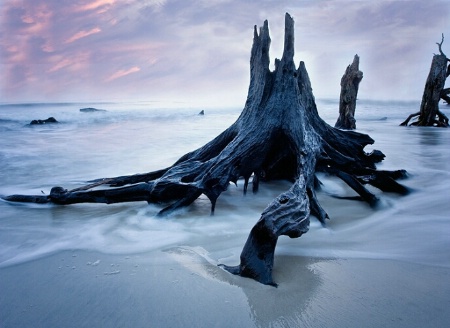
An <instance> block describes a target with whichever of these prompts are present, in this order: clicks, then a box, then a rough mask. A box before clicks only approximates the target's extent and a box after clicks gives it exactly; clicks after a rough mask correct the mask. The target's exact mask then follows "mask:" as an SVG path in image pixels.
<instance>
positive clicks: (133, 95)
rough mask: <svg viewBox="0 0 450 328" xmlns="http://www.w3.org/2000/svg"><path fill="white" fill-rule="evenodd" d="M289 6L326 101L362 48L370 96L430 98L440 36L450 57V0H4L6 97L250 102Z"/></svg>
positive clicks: (1, 37) (275, 53) (0, 66)
mask: <svg viewBox="0 0 450 328" xmlns="http://www.w3.org/2000/svg"><path fill="white" fill-rule="evenodd" d="M286 12H289V13H290V14H291V15H292V16H293V18H294V20H295V33H296V35H295V37H296V41H295V47H296V56H295V61H296V63H297V64H298V62H299V61H300V60H302V61H304V62H305V63H306V67H307V69H308V72H309V75H310V78H311V80H312V85H313V90H314V94H315V96H316V98H335V99H338V98H339V91H340V86H339V83H340V78H341V76H342V74H343V73H344V71H345V68H346V67H347V65H349V64H350V63H351V62H352V60H353V56H354V55H355V54H358V55H359V56H360V58H361V59H360V69H361V70H362V71H363V72H364V79H363V80H362V82H361V85H360V91H359V97H360V98H368V99H383V100H387V99H411V100H417V99H419V100H420V98H421V96H422V92H423V86H424V83H425V79H426V76H427V74H428V71H429V68H430V63H431V59H432V56H433V53H436V52H438V48H437V45H436V42H438V41H441V33H444V35H448V41H447V40H445V41H444V44H443V51H444V52H446V53H447V54H449V56H450V1H448V0H445V1H434V0H420V1H378V0H365V1H364V0H360V1H356V0H354V1H347V0H332V1H325V0H324V1H321V0H312V1H306V0H303V1H299V0H296V1H294V0H292V1H284V0H258V1H257V0H246V1H242V0H139V1H137V0H135V1H133V0H1V3H0V57H1V61H0V74H1V80H0V81H1V84H0V102H27V101H87V102H89V101H120V100H123V101H129V100H156V101H162V102H178V101H180V102H183V103H185V104H188V105H189V104H205V105H210V106H243V105H244V102H245V98H246V95H247V88H248V83H249V57H250V48H251V44H252V39H253V26H254V25H258V26H261V25H262V24H263V22H264V20H265V19H268V21H269V28H270V34H271V38H272V46H271V52H270V54H271V60H272V62H273V60H274V59H275V58H279V57H281V55H282V53H281V52H282V42H283V30H284V27H283V25H284V14H285V13H286Z"/></svg>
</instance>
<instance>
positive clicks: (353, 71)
mask: <svg viewBox="0 0 450 328" xmlns="http://www.w3.org/2000/svg"><path fill="white" fill-rule="evenodd" d="M362 78H363V72H361V71H360V70H359V56H358V55H355V57H354V58H353V62H352V63H351V64H350V65H348V67H347V69H346V70H345V73H344V75H343V76H342V79H341V95H340V98H339V117H338V119H337V121H336V124H335V125H334V127H335V128H339V129H346V130H354V129H356V120H355V109H356V98H357V97H358V88H359V83H360V82H361V80H362Z"/></svg>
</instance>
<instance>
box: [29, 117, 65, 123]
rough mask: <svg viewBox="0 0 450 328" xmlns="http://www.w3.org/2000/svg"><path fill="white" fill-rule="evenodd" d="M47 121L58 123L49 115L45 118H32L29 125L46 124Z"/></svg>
mask: <svg viewBox="0 0 450 328" xmlns="http://www.w3.org/2000/svg"><path fill="white" fill-rule="evenodd" d="M48 123H59V122H58V121H57V120H56V119H55V118H54V117H49V118H48V119H46V120H32V121H31V122H30V125H37V124H48Z"/></svg>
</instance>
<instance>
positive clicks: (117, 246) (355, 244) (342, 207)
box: [0, 101, 450, 267]
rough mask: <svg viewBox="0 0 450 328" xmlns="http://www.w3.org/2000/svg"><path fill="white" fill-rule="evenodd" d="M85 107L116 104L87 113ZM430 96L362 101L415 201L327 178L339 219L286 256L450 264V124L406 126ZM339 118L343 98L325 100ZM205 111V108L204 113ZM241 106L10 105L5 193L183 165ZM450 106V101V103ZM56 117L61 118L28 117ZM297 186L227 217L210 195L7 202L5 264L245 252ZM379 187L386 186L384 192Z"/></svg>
mask: <svg viewBox="0 0 450 328" xmlns="http://www.w3.org/2000/svg"><path fill="white" fill-rule="evenodd" d="M83 107H96V108H100V109H105V110H106V111H105V112H94V113H82V112H80V111H79V109H80V108H83ZM418 107H419V104H418V103H414V102H411V103H407V102H373V101H359V103H358V107H357V113H356V120H357V122H356V124H357V128H358V131H360V132H363V133H368V134H369V135H370V136H371V137H372V138H373V139H374V140H375V144H374V145H373V146H371V147H369V148H367V151H369V150H370V149H371V148H375V149H380V150H382V151H383V152H384V153H385V154H386V156H387V157H386V159H385V161H384V162H383V163H381V164H380V165H379V167H380V168H382V169H406V170H407V171H408V172H409V174H410V178H409V179H407V180H404V181H403V182H404V184H405V185H407V186H408V187H410V188H412V189H414V190H415V191H414V193H412V194H411V195H408V196H406V197H399V196H397V195H393V194H380V197H381V198H382V206H381V208H380V209H377V210H374V209H371V208H369V207H368V206H367V205H366V204H362V203H359V202H355V201H349V200H338V199H336V198H333V197H331V196H330V195H341V196H343V195H352V191H351V190H349V188H348V187H346V186H345V185H344V184H343V183H342V182H341V181H339V180H337V179H333V178H328V177H326V176H321V180H322V182H323V183H324V190H323V191H322V192H320V193H319V198H320V200H321V203H322V205H323V207H324V208H325V209H326V210H327V212H328V213H329V214H330V216H331V218H332V220H331V221H330V222H329V224H328V226H327V227H326V228H323V227H321V226H320V224H318V223H317V222H316V220H315V219H312V220H311V221H312V224H311V229H310V231H309V232H308V233H307V234H305V235H304V236H302V237H301V238H300V239H293V240H291V239H289V238H280V241H279V247H278V249H277V253H278V254H286V255H295V256H318V257H338V258H349V257H358V258H392V259H399V260H405V261H410V262H415V263H421V264H426V265H436V266H446V267H450V255H448V250H449V249H450V236H449V234H448V231H450V215H449V213H450V211H449V210H450V197H449V194H448V193H447V186H448V181H450V149H449V144H450V130H449V129H438V128H405V127H399V126H398V124H399V123H400V122H402V121H403V120H404V119H405V118H406V117H407V116H408V115H409V114H410V113H413V112H415V111H417V109H418ZM318 108H319V113H320V115H321V117H322V118H324V119H325V120H326V121H327V122H328V123H329V124H331V125H334V123H335V120H336V118H337V114H338V103H337V102H336V101H318ZM202 109H204V110H205V115H204V116H199V115H198V113H199V112H200V110H202ZM240 110H241V109H239V108H236V109H208V108H160V107H158V106H157V104H152V103H127V104H118V103H103V104H94V105H92V104H72V103H62V104H15V105H8V104H2V105H0V133H1V138H0V195H8V194H14V193H22V194H41V193H42V192H43V193H49V191H50V189H51V187H53V186H55V185H61V186H64V187H65V188H68V189H71V188H74V187H76V186H79V185H80V184H83V183H84V182H85V181H87V180H90V179H95V178H102V177H112V176H119V175H125V174H134V173H139V172H148V171H152V170H156V169H160V168H163V167H167V166H168V165H170V164H172V163H173V162H175V161H176V160H177V159H178V158H179V157H180V156H182V155H183V154H184V153H186V152H188V151H191V150H194V149H196V148H198V147H200V146H201V145H203V144H205V143H206V142H208V141H209V140H211V139H212V138H214V137H215V136H216V135H217V134H219V133H220V132H222V131H223V130H224V129H225V128H227V127H228V126H229V125H230V124H232V123H233V122H234V121H235V120H236V119H237V117H238V116H239V114H240ZM442 110H443V111H444V112H446V111H447V113H448V109H447V108H446V107H445V106H443V108H442ZM51 116H53V117H55V118H56V119H57V120H58V121H60V122H61V123H60V124H54V125H38V126H30V125H28V124H29V123H30V121H31V120H33V119H46V118H48V117H51ZM288 188H289V183H287V182H276V183H270V184H264V185H262V186H261V190H260V192H259V193H258V194H256V195H253V194H249V195H247V196H245V197H244V196H242V183H241V184H238V187H237V188H236V187H235V186H234V185H232V186H230V188H229V190H228V191H226V192H225V193H223V194H222V195H221V197H220V198H219V201H218V204H217V209H216V215H215V216H214V217H210V215H209V201H208V200H207V199H206V198H205V197H200V198H199V199H198V200H197V201H196V202H195V203H194V204H193V205H192V206H190V207H189V208H187V209H184V210H181V211H179V212H177V213H175V214H173V215H171V216H170V217H168V218H164V219H160V218H155V214H156V213H157V212H158V210H159V208H158V207H157V206H154V205H147V204H146V203H145V202H139V203H128V204H114V205H104V204H77V205H71V206H55V205H35V204H13V203H8V202H5V201H0V266H8V265H12V264H16V263H21V262H24V261H29V260H32V259H35V258H37V257H40V256H43V255H47V254H50V253H53V252H57V251H61V250H72V249H83V250H96V251H100V252H105V253H121V254H132V253H138V252H145V251H149V250H155V249H165V248H167V247H171V246H176V245H187V244H189V245H192V246H196V245H200V244H202V246H203V247H205V248H206V249H207V250H208V251H211V252H216V255H217V256H221V257H222V258H227V257H230V258H236V256H238V254H239V252H240V249H241V247H242V246H243V244H244V242H245V239H246V237H247V235H248V233H249V231H250V229H251V227H252V226H253V224H254V223H255V222H256V221H257V219H258V218H259V216H260V214H261V212H262V210H263V209H264V208H265V206H266V205H267V204H268V203H269V202H270V201H271V199H273V198H274V197H276V196H277V195H278V194H279V193H281V192H283V191H284V190H287V189H288ZM374 192H377V191H376V190H374Z"/></svg>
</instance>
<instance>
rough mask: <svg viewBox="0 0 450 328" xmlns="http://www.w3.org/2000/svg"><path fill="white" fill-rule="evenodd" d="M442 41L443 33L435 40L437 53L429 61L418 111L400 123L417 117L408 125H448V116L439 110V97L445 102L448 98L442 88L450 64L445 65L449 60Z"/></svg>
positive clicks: (449, 73)
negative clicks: (437, 40) (443, 49)
mask: <svg viewBox="0 0 450 328" xmlns="http://www.w3.org/2000/svg"><path fill="white" fill-rule="evenodd" d="M443 43H444V34H442V40H441V42H440V43H438V42H436V44H437V45H438V48H439V54H435V55H434V56H433V60H432V61H431V67H430V72H429V73H428V77H427V81H426V83H425V89H424V91H423V96H422V102H421V104H420V111H419V112H417V113H414V114H411V115H409V116H408V118H407V119H406V120H405V121H404V122H402V123H401V124H400V125H402V126H407V125H408V124H409V121H411V119H413V118H415V117H418V119H417V121H414V122H413V123H411V124H410V125H416V126H438V127H448V117H447V116H446V115H445V114H444V113H442V112H441V111H440V110H439V101H440V100H441V99H444V100H445V101H447V103H449V100H450V98H449V97H448V94H449V92H450V90H449V89H444V86H445V80H446V79H447V77H448V76H449V75H450V65H449V66H447V63H448V61H450V60H449V59H448V58H447V56H446V55H445V54H444V52H443V51H442V44H443Z"/></svg>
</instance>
